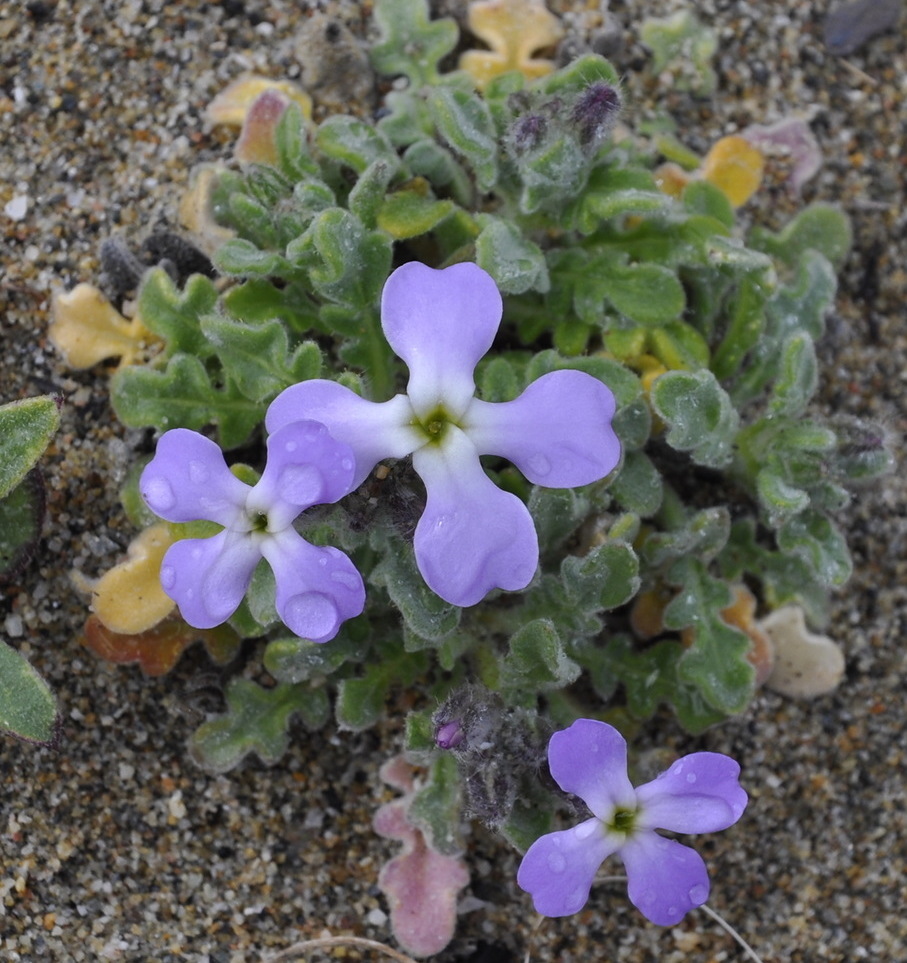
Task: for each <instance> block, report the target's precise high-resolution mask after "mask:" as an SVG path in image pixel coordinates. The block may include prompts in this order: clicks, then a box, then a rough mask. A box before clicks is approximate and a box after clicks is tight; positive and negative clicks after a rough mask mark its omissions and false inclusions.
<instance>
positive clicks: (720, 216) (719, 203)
mask: <svg viewBox="0 0 907 963" xmlns="http://www.w3.org/2000/svg"><path fill="white" fill-rule="evenodd" d="M682 200H683V203H684V206H685V207H686V208H687V210H689V211H692V212H693V213H695V214H703V215H704V216H706V217H712V218H714V219H715V220H716V221H718V222H719V223H721V224H723V225H724V226H725V227H726V228H729V229H730V228H732V227H733V226H734V221H735V218H734V208H733V207H732V205H731V202H730V201H729V200H728V198H727V194H725V193H724V191H722V190H719V189H718V188H717V187H715V185H714V184H710V183H709V182H708V181H705V180H693V181H690V182H689V184H687V186H686V187H685V188H684V190H683V197H682Z"/></svg>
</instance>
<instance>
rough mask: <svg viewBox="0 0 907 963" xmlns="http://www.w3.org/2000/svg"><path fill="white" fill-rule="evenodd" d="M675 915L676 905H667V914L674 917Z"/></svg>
mask: <svg viewBox="0 0 907 963" xmlns="http://www.w3.org/2000/svg"><path fill="white" fill-rule="evenodd" d="M676 915H677V907H676V906H669V907H668V916H670V917H674V916H676Z"/></svg>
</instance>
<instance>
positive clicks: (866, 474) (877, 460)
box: [829, 414, 897, 485]
mask: <svg viewBox="0 0 907 963" xmlns="http://www.w3.org/2000/svg"><path fill="white" fill-rule="evenodd" d="M830 427H831V428H832V430H833V431H834V433H835V436H836V438H837V442H836V444H835V448H834V453H833V454H832V456H831V458H830V461H829V469H830V472H831V474H832V475H833V476H834V477H835V478H836V479H838V480H840V481H841V482H842V483H843V484H845V485H852V484H855V483H858V482H863V481H869V480H870V479H873V478H881V477H882V476H884V475H887V474H889V473H890V472H892V471H894V469H895V467H896V464H897V462H896V460H895V457H894V452H893V451H892V450H891V448H890V447H889V444H890V441H889V437H888V431H887V429H886V428H885V427H884V426H883V425H882V424H880V423H877V422H873V421H867V420H865V419H863V418H855V417H854V416H853V415H846V414H837V415H835V416H833V418H832V419H831V422H830Z"/></svg>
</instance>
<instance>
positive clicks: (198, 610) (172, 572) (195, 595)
mask: <svg viewBox="0 0 907 963" xmlns="http://www.w3.org/2000/svg"><path fill="white" fill-rule="evenodd" d="M244 487H245V486H244ZM260 558H261V552H260V551H259V549H258V547H257V545H256V544H255V540H254V539H253V537H252V536H251V535H248V534H246V533H243V532H232V531H230V530H229V529H228V530H226V531H223V532H218V534H217V535H214V536H212V537H211V538H184V539H182V540H181V541H179V542H175V543H174V544H173V545H171V546H170V548H169V549H167V554H166V555H165V556H164V560H163V561H162V562H161V586H162V587H163V589H164V591H165V592H166V593H167V594H168V595H169V596H170V598H172V599H173V601H174V602H176V604H177V605H178V606H179V609H180V615H182V617H183V618H184V619H185V620H186V621H187V622H188V623H189V624H190V625H193V626H195V628H197V629H210V628H213V627H214V626H215V625H220V624H221V623H222V622H226V620H227V619H228V618H230V616H231V615H232V614H233V613H234V612H235V611H236V609H237V607H238V606H239V603H240V602H241V601H242V599H243V596H244V595H245V594H246V589H247V588H248V587H249V580H250V579H251V578H252V572H253V571H254V569H255V566H256V565H257V564H258V560H259V559H260Z"/></svg>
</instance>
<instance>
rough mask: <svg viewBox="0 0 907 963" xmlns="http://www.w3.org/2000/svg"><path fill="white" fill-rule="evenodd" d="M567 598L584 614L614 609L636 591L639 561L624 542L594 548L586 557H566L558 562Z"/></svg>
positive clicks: (611, 541)
mask: <svg viewBox="0 0 907 963" xmlns="http://www.w3.org/2000/svg"><path fill="white" fill-rule="evenodd" d="M561 579H562V580H563V583H564V589H565V591H566V593H567V597H568V598H569V599H570V600H571V601H572V602H573V603H574V604H576V605H577V606H580V607H582V608H584V609H586V610H587V611H591V612H601V611H610V610H611V609H616V608H618V607H619V606H621V605H624V604H625V603H626V602H629V601H630V599H632V598H633V596H634V595H635V594H636V593H637V591H639V584H640V582H639V559H638V558H637V556H636V552H634V551H633V549H632V548H631V546H630V545H628V544H627V543H626V542H624V541H619V540H611V539H609V540H608V541H606V542H604V543H603V544H601V545H597V546H596V547H595V548H593V549H592V550H591V551H590V552H589V554H588V555H585V556H582V557H580V556H576V555H568V556H567V557H566V558H565V559H564V560H563V562H561Z"/></svg>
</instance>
